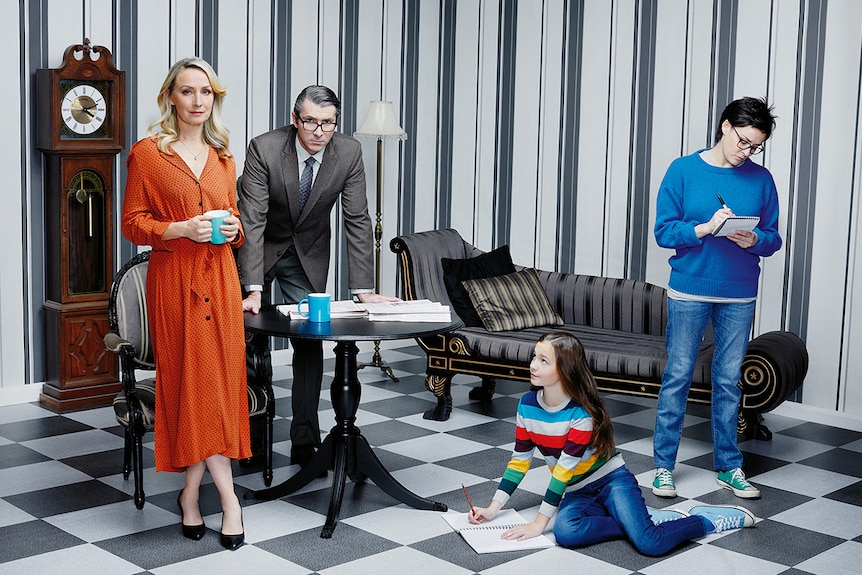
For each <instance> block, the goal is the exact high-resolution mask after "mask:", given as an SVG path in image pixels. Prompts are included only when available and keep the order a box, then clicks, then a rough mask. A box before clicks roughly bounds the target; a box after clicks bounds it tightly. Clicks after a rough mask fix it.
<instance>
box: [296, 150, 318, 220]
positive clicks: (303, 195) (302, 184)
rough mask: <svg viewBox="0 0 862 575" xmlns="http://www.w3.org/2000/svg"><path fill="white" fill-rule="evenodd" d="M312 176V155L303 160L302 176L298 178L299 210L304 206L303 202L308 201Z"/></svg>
mask: <svg viewBox="0 0 862 575" xmlns="http://www.w3.org/2000/svg"><path fill="white" fill-rule="evenodd" d="M313 176H314V157H310V158H308V159H307V160H305V169H304V170H302V176H301V177H300V178H299V211H300V212H301V211H302V208H304V207H305V202H306V201H308V195H309V194H310V193H311V180H312V177H313Z"/></svg>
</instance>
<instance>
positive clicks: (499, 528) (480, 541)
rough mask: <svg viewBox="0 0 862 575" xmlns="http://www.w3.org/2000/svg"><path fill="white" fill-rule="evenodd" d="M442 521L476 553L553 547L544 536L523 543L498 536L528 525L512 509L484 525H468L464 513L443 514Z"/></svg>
mask: <svg viewBox="0 0 862 575" xmlns="http://www.w3.org/2000/svg"><path fill="white" fill-rule="evenodd" d="M441 517H442V518H443V521H445V522H446V523H448V524H449V526H450V527H451V528H452V529H454V530H455V531H456V532H458V533H460V534H461V537H463V538H464V541H466V542H467V543H469V544H470V547H472V548H473V550H474V551H476V553H499V552H501V551H525V550H527V549H544V548H546V547H553V546H554V542H553V541H551V540H550V539H548V538H547V537H546V536H544V535H539V536H538V537H533V538H531V539H525V540H524V541H509V540H508V539H501V538H500V536H501V535H502V534H503V533H505V532H506V531H508V530H509V529H511V528H512V527H515V526H516V525H522V524H524V523H529V521H527V520H526V519H524V518H523V517H521V514H520V513H518V512H517V511H515V510H514V509H503V510H502V511H500V512H499V513H497V516H496V517H494V520H493V521H488V522H486V523H480V524H478V525H477V524H476V523H470V521H469V520H468V519H467V514H466V513H445V514H443V515H441Z"/></svg>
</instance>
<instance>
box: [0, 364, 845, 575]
mask: <svg viewBox="0 0 862 575" xmlns="http://www.w3.org/2000/svg"><path fill="white" fill-rule="evenodd" d="M365 355H370V354H360V360H362V359H366V360H367V359H370V358H365V357H364V356H365ZM383 355H384V360H385V361H387V362H388V363H389V365H390V366H391V367H392V368H393V369H394V370H395V373H396V375H397V376H398V377H399V378H400V382H398V383H395V382H393V381H391V380H390V379H388V378H387V377H386V376H385V375H384V374H383V373H382V371H380V370H378V369H377V368H365V369H363V370H361V371H360V379H361V381H362V402H361V404H360V409H359V413H358V416H357V424H358V425H359V426H360V428H361V429H362V433H363V435H365V436H366V437H367V438H368V440H369V441H370V443H371V444H372V445H373V446H374V447H375V451H376V453H377V455H378V457H379V458H380V459H381V461H383V463H384V464H385V465H386V467H387V468H388V469H389V470H390V471H391V472H392V474H393V476H394V477H395V478H396V479H397V480H398V481H400V482H401V483H402V484H404V485H405V486H406V487H407V488H409V489H410V490H412V491H414V492H415V493H417V494H419V495H421V496H424V497H428V498H432V499H434V500H436V501H441V502H443V503H445V504H447V505H448V506H449V508H450V509H451V510H455V511H461V512H463V511H465V510H466V509H467V502H466V500H465V498H464V495H463V493H462V491H461V484H462V483H464V484H465V485H466V486H467V487H468V488H469V490H470V494H471V496H472V497H473V499H474V501H475V502H476V503H477V504H479V505H484V504H487V502H488V500H489V499H490V497H491V495H492V494H493V492H494V489H495V488H496V485H497V481H498V479H499V477H500V475H501V473H502V471H503V468H504V466H505V464H506V461H507V460H508V456H509V450H510V449H511V446H512V441H513V430H514V424H513V415H514V412H515V406H516V404H517V400H518V397H519V395H520V394H521V393H523V392H524V390H525V384H523V383H520V382H511V381H498V383H497V392H498V395H497V396H496V397H495V399H494V400H493V401H492V402H491V403H489V404H481V403H476V402H472V401H470V400H469V399H468V398H467V393H468V391H469V388H470V387H471V386H472V385H475V384H476V382H475V381H474V380H472V379H471V378H467V377H464V376H458V377H456V379H455V382H454V385H453V397H454V403H455V409H454V410H453V413H452V417H451V418H450V419H449V420H448V421H446V422H433V421H426V420H424V419H423V418H422V413H423V412H424V411H425V410H426V409H428V408H429V407H430V406H431V404H432V399H433V398H432V396H431V394H430V393H428V392H427V391H425V388H424V385H423V375H422V374H423V372H424V358H423V356H422V352H421V351H420V350H419V349H418V348H417V347H405V348H397V349H389V350H386V351H385V353H384V354H383ZM289 378H290V369H289V367H288V366H276V368H275V379H276V383H275V385H276V394H277V397H278V400H277V404H278V405H277V413H278V416H279V418H278V420H277V421H276V424H275V440H276V444H275V450H276V454H275V468H276V470H275V474H276V475H275V482H280V481H283V480H284V479H285V478H287V477H289V476H290V474H292V473H293V472H294V471H295V470H296V468H295V467H293V466H290V465H289V464H290V458H289V453H290V441H289V426H290V419H289V417H290V379H289ZM328 381H329V380H328V379H327V381H325V382H324V386H326V385H327V384H328ZM323 395H324V397H323V399H322V400H321V405H320V409H321V414H320V419H321V422H322V423H323V425H324V427H327V426H329V425H330V422H332V421H333V420H332V417H333V411H332V409H331V405H330V403H329V401H328V393H326V392H324V394H323ZM605 399H606V403H607V405H608V407H609V409H610V411H611V413H612V415H613V416H614V429H615V433H616V441H617V445H618V448H619V449H620V450H621V451H622V452H623V454H624V457H625V459H626V462H627V464H628V466H629V468H630V469H631V470H632V472H633V473H634V474H635V475H636V476H637V477H638V480H639V482H640V483H641V485H642V487H643V492H644V498H645V499H646V501H647V504H648V505H651V506H654V507H670V506H673V507H678V508H680V509H687V508H688V507H690V506H691V505H693V504H695V503H696V502H702V503H729V504H743V505H746V506H747V507H749V509H751V510H752V511H753V512H754V514H755V515H756V516H757V518H758V522H757V524H756V526H755V527H754V528H752V529H744V530H737V531H731V532H726V533H721V534H717V535H710V536H708V537H706V538H704V539H702V540H699V541H694V542H691V543H688V544H686V545H684V546H682V547H680V548H678V549H677V550H675V551H674V552H673V553H671V554H669V555H667V556H665V557H660V558H650V557H645V556H643V555H640V554H639V553H638V552H637V551H635V550H634V548H633V547H632V546H631V545H630V544H629V543H628V542H627V541H622V540H620V541H611V542H607V543H603V544H599V545H594V546H592V547H589V548H585V549H578V550H569V549H564V548H560V547H555V548H551V549H544V550H539V551H528V552H517V553H496V554H488V555H478V554H476V553H475V552H473V550H472V549H471V548H470V547H469V546H468V545H467V544H466V543H465V542H464V541H463V540H462V539H461V538H460V536H459V535H457V534H456V533H454V532H452V531H451V530H450V529H449V527H448V526H447V525H446V523H445V522H444V521H442V520H440V519H439V517H437V515H438V513H435V512H431V511H418V510H414V509H412V508H409V507H407V506H405V505H402V504H398V503H397V502H396V501H394V500H393V499H391V498H390V497H389V496H388V495H387V494H385V493H383V492H382V491H381V490H380V489H378V488H377V487H376V486H375V485H374V484H373V483H372V482H367V483H364V484H354V483H350V482H349V483H348V486H347V489H346V492H345V495H344V501H343V505H342V508H341V519H340V522H339V524H338V527H337V528H336V530H335V534H334V536H333V537H332V539H321V538H320V528H321V526H322V525H323V523H324V519H325V515H326V510H327V506H328V503H329V480H328V479H316V480H315V481H313V482H312V483H311V484H309V485H308V486H306V487H305V488H304V489H302V490H300V491H299V492H297V493H294V494H292V495H290V496H288V497H285V498H282V499H279V500H275V501H269V502H257V501H243V505H244V510H243V517H244V522H245V529H246V541H247V544H246V545H245V546H243V547H242V548H241V549H239V550H238V551H236V552H229V551H225V550H224V549H223V548H222V547H221V546H220V545H219V541H218V531H219V527H220V521H221V515H220V510H219V504H218V497H217V493H216V490H215V487H214V486H213V485H212V484H211V483H207V485H205V487H204V489H203V491H202V496H201V511H202V512H203V513H204V515H205V521H206V524H207V526H208V527H209V529H210V531H208V533H207V535H206V536H205V537H204V538H203V539H202V540H201V541H199V542H194V541H190V540H188V539H185V538H183V537H182V535H181V533H180V528H179V521H180V518H179V515H178V510H177V508H176V497H177V493H178V492H179V490H180V489H181V487H182V476H181V475H179V474H169V473H159V474H157V473H155V471H154V462H153V457H152V450H151V448H152V444H151V443H150V444H149V445H147V446H146V449H145V456H144V465H145V466H146V467H147V469H146V470H145V473H144V485H145V490H146V493H147V503H146V505H145V507H144V509H143V510H141V511H138V510H137V509H135V506H134V503H133V502H132V498H131V493H132V491H133V486H132V481H131V480H124V479H123V477H122V474H121V473H120V471H121V464H122V450H123V440H122V431H121V429H120V428H119V426H118V425H117V424H116V421H115V420H114V417H113V413H112V411H111V409H110V408H97V409H91V410H85V411H79V412H73V413H64V414H57V413H54V412H52V411H49V410H46V409H44V408H42V407H41V406H39V405H38V404H21V405H14V406H6V407H0V574H7V573H10V574H11V573H16V574H17V573H22V574H26V575H35V574H41V573H64V574H72V573H86V574H88V575H99V574H110V575H123V574H136V573H154V574H159V575H162V574H164V575H167V574H174V573H176V574H189V573H206V574H207V575H217V574H220V573H231V574H235V573H254V574H255V575H260V574H265V573H279V574H282V575H310V574H320V575H364V574H368V575H371V574H374V575H381V574H390V573H391V574H404V573H410V574H411V575H425V574H427V575H448V574H452V575H456V574H458V575H460V574H464V575H472V574H476V573H481V574H482V575H522V574H523V573H528V572H529V573H555V572H566V573H576V572H577V573H590V574H596V575H605V574H607V575H627V574H633V573H638V574H643V575H658V574H661V575H676V574H679V575H683V574H686V575H688V574H690V573H694V572H697V573H698V574H699V575H709V574H712V573H715V574H720V575H726V574H728V573H744V574H746V575H756V574H764V575H767V574H788V575H789V574H801V573H812V574H816V575H840V574H851V573H853V574H858V573H860V572H862V566H860V565H862V432H860V431H853V430H847V429H842V428H839V427H832V426H829V425H824V424H819V423H810V422H806V421H803V420H800V419H795V418H792V417H788V416H782V415H776V414H772V413H770V414H766V423H767V425H768V426H769V427H770V429H771V430H772V431H773V433H774V437H773V439H772V441H770V442H762V441H753V440H752V441H747V442H745V443H744V444H742V449H743V450H744V452H745V456H746V470H747V474H748V477H749V479H751V480H752V482H753V483H755V484H756V485H758V487H760V489H761V491H762V493H763V497H762V498H761V499H759V500H754V501H741V500H739V499H736V498H735V497H734V496H733V495H732V494H731V493H730V492H728V491H725V490H722V489H720V488H719V487H718V486H717V485H716V484H715V473H714V472H713V471H712V470H711V468H712V451H711V445H710V429H709V410H708V407H706V406H689V410H688V415H687V417H686V422H685V424H686V427H685V431H684V440H683V444H682V446H681V449H680V463H679V464H678V465H677V469H676V471H675V474H674V477H675V479H676V483H677V488H678V490H679V497H677V498H676V499H673V500H666V499H659V498H657V497H655V496H653V495H652V493H651V492H650V490H649V489H648V485H649V483H650V481H651V479H652V457H651V453H652V426H653V422H654V417H655V400H652V399H644V398H632V397H625V396H621V395H609V396H606V398H605ZM147 439H148V440H149V441H150V442H151V441H152V437H151V436H150V437H148V438H147ZM235 473H236V485H237V491H238V493H239V495H240V497H241V498H242V494H243V493H244V492H245V491H247V490H250V489H251V490H253V489H259V488H262V487H263V482H262V479H261V474H260V470H259V469H249V468H243V467H241V466H239V465H235ZM548 477H549V472H548V469H547V467H546V466H544V465H542V463H541V461H535V462H534V466H533V468H532V469H531V470H530V472H529V473H528V475H527V478H526V479H525V480H524V482H523V484H522V486H521V489H519V490H518V492H517V493H516V495H515V496H514V497H513V498H512V500H511V506H512V507H514V508H516V509H518V510H519V511H521V512H522V514H523V515H525V516H527V517H532V516H533V514H534V513H535V510H536V509H537V507H538V505H539V503H540V501H541V496H542V493H543V492H544V490H545V487H546V485H547V481H548ZM205 481H209V476H208V475H207V476H205Z"/></svg>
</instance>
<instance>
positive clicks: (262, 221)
mask: <svg viewBox="0 0 862 575" xmlns="http://www.w3.org/2000/svg"><path fill="white" fill-rule="evenodd" d="M295 140H296V129H295V128H294V127H293V126H285V127H283V128H279V129H277V130H273V131H271V132H267V133H265V134H262V135H260V136H258V137H256V138H254V139H253V140H252V141H251V142H250V143H249V146H248V153H247V155H246V160H245V168H244V169H243V175H242V185H241V190H240V198H239V204H238V205H239V210H240V217H241V219H242V226H243V231H244V232H245V237H246V239H245V243H244V244H243V245H242V246H241V247H240V248H239V249H238V250H237V265H238V266H239V272H240V281H241V282H242V284H243V285H251V284H257V285H263V283H264V281H263V278H264V275H265V274H266V273H267V272H268V271H269V270H270V269H272V267H273V266H274V265H275V263H276V262H277V261H278V260H279V258H281V257H282V256H283V255H284V253H285V252H286V251H287V249H288V247H290V244H291V243H293V244H294V245H295V246H296V253H297V255H298V256H299V259H300V261H301V262H302V267H303V269H304V270H305V274H306V275H307V276H308V279H309V281H310V282H311V285H312V287H314V289H315V291H318V292H322V291H325V290H326V277H327V275H328V273H329V254H330V244H331V242H332V229H331V226H330V213H331V212H332V208H333V206H334V205H335V202H336V201H338V200H341V210H342V214H343V222H344V230H345V233H346V237H347V261H348V268H349V273H348V287H349V288H350V289H373V288H374V256H373V243H374V242H373V236H372V230H371V218H370V216H369V215H368V198H367V197H366V195H365V167H364V165H363V163H362V149H361V146H360V145H359V142H357V141H356V140H354V139H353V138H351V137H350V136H346V135H344V134H341V133H337V132H336V133H335V134H333V135H332V139H331V140H330V141H329V144H327V146H326V149H325V150H324V155H323V161H322V162H321V163H320V168H319V170H318V172H317V177H316V178H315V180H314V185H313V186H312V188H311V194H310V195H309V198H308V201H307V202H306V204H305V208H304V209H303V210H302V212H301V213H300V211H299V168H298V166H297V157H296V144H295Z"/></svg>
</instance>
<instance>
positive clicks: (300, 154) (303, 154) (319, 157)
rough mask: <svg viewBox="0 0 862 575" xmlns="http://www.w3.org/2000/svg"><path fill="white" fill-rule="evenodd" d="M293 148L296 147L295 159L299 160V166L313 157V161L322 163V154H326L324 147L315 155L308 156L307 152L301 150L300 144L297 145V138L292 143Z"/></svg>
mask: <svg viewBox="0 0 862 575" xmlns="http://www.w3.org/2000/svg"><path fill="white" fill-rule="evenodd" d="M294 146H296V158H297V159H298V160H299V163H300V164H303V163H304V162H305V160H307V159H308V158H310V157H312V156H313V157H314V159H315V160H317V163H318V164H322V163H323V154H324V152H326V146H324V147H323V149H322V150H320V151H319V152H317V153H316V154H309V153H308V150H306V149H305V148H303V147H302V144H300V143H299V137H297V138H296V141H295V142H294Z"/></svg>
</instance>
